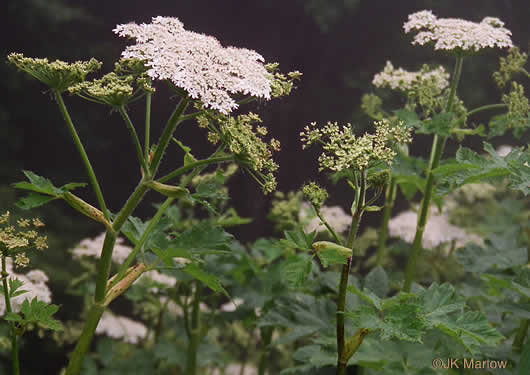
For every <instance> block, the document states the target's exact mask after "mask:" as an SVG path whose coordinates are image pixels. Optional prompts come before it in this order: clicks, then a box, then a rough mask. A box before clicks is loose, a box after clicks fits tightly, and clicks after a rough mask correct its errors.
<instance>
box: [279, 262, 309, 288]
mask: <svg viewBox="0 0 530 375" xmlns="http://www.w3.org/2000/svg"><path fill="white" fill-rule="evenodd" d="M312 268H313V258H312V257H310V256H307V255H304V254H298V255H292V256H290V257H288V258H287V260H286V261H285V263H284V264H283V266H282V271H281V272H282V277H283V279H284V280H285V282H287V283H288V284H289V285H290V286H292V287H293V288H298V287H300V286H302V285H303V284H304V283H305V282H306V281H307V279H308V278H309V275H310V274H311V270H312Z"/></svg>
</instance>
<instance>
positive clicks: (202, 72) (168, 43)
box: [113, 17, 271, 114]
mask: <svg viewBox="0 0 530 375" xmlns="http://www.w3.org/2000/svg"><path fill="white" fill-rule="evenodd" d="M113 31H114V32H115V33H116V34H118V35H120V36H123V37H130V38H134V39H136V44H135V45H132V46H128V47H127V48H126V49H125V51H123V53H122V57H124V58H137V59H140V60H143V61H145V64H146V66H148V67H149V70H148V72H147V73H148V74H149V76H150V77H151V78H153V79H159V80H169V81H171V82H173V84H175V85H176V86H177V87H180V88H182V89H184V90H186V91H187V92H188V94H189V95H190V96H191V97H192V98H194V99H199V100H201V101H202V102H203V103H204V105H205V106H206V107H209V108H213V109H216V110H218V111H220V112H221V113H224V114H228V113H229V112H231V111H232V110H233V109H235V108H237V106H238V105H237V104H236V102H235V101H234V99H233V98H232V97H231V96H230V95H231V94H237V93H241V94H248V95H252V96H256V97H260V98H265V99H270V96H271V81H270V80H269V74H268V73H267V70H266V69H265V66H264V65H263V61H264V59H263V57H262V56H261V55H260V54H258V53H257V52H255V51H252V50H248V49H243V48H235V47H223V46H222V45H221V44H220V43H219V41H218V40H217V39H215V38H214V37H211V36H207V35H203V34H198V33H195V32H191V31H187V30H185V29H184V25H183V24H182V22H180V21H179V20H178V19H177V18H172V17H154V18H153V20H152V23H150V24H145V23H143V24H141V25H138V24H135V23H129V24H125V25H118V26H116V28H115V29H114V30H113Z"/></svg>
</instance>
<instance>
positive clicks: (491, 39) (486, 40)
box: [403, 10, 513, 52]
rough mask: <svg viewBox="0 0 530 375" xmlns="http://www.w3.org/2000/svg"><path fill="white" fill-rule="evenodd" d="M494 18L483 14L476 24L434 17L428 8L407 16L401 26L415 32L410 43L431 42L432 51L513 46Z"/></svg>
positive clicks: (468, 50)
mask: <svg viewBox="0 0 530 375" xmlns="http://www.w3.org/2000/svg"><path fill="white" fill-rule="evenodd" d="M503 26H504V23H503V22H502V21H501V20H499V19H498V18H494V17H486V18H484V19H483V20H482V21H481V22H480V23H476V22H470V21H466V20H462V19H458V18H437V17H436V16H435V15H434V14H433V13H432V11H430V10H422V11H420V12H416V13H413V14H411V15H409V19H408V22H406V23H405V24H404V25H403V28H404V29H405V32H406V33H409V32H411V31H417V32H418V33H417V34H416V35H415V36H414V40H413V42H412V43H413V44H419V45H424V44H427V43H430V42H433V43H434V49H435V50H446V51H453V52H458V51H464V52H477V51H479V50H481V49H484V48H494V47H498V48H510V47H512V46H513V43H512V40H511V38H510V35H511V34H512V33H511V32H510V30H508V29H506V28H504V27H503Z"/></svg>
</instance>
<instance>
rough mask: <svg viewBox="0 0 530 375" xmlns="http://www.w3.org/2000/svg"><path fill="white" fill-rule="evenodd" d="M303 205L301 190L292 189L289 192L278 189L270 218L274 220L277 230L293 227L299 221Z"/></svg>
mask: <svg viewBox="0 0 530 375" xmlns="http://www.w3.org/2000/svg"><path fill="white" fill-rule="evenodd" d="M301 205H302V192H301V191H297V192H293V191H290V192H288V193H287V194H285V193H284V192H281V191H276V192H275V193H274V198H273V200H272V208H271V211H270V213H269V216H268V219H269V220H271V221H273V222H274V227H275V229H276V230H277V231H282V230H284V229H292V228H293V227H294V226H295V225H296V224H297V223H298V215H299V212H300V208H301Z"/></svg>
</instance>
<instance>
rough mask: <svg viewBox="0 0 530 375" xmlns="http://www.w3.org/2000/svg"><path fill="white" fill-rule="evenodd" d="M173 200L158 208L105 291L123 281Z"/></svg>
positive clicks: (170, 199)
mask: <svg viewBox="0 0 530 375" xmlns="http://www.w3.org/2000/svg"><path fill="white" fill-rule="evenodd" d="M174 200H175V198H172V197H168V198H167V199H166V200H165V202H164V203H162V205H161V206H160V207H159V208H158V211H157V212H156V214H155V216H154V217H153V218H152V219H151V220H150V221H149V224H148V225H147V228H146V229H145V231H144V233H143V234H142V237H140V240H139V241H138V242H137V243H136V246H134V249H133V251H131V253H130V254H129V256H128V257H127V259H125V262H123V264H122V265H121V266H120V269H119V271H118V274H117V276H116V277H115V278H114V280H112V283H111V284H110V285H109V286H108V288H107V289H110V288H112V287H113V286H114V285H115V284H116V283H118V282H119V281H120V280H121V279H123V276H125V272H127V270H128V269H129V267H130V266H131V264H132V263H133V262H134V260H135V259H136V255H137V254H138V252H139V251H140V250H142V248H143V246H144V244H145V242H146V241H147V239H148V238H149V235H150V234H151V232H152V231H153V229H154V227H155V226H156V225H157V224H158V222H159V221H160V219H161V218H162V216H164V213H165V212H166V210H167V209H168V208H169V206H171V203H173V201H174Z"/></svg>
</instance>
